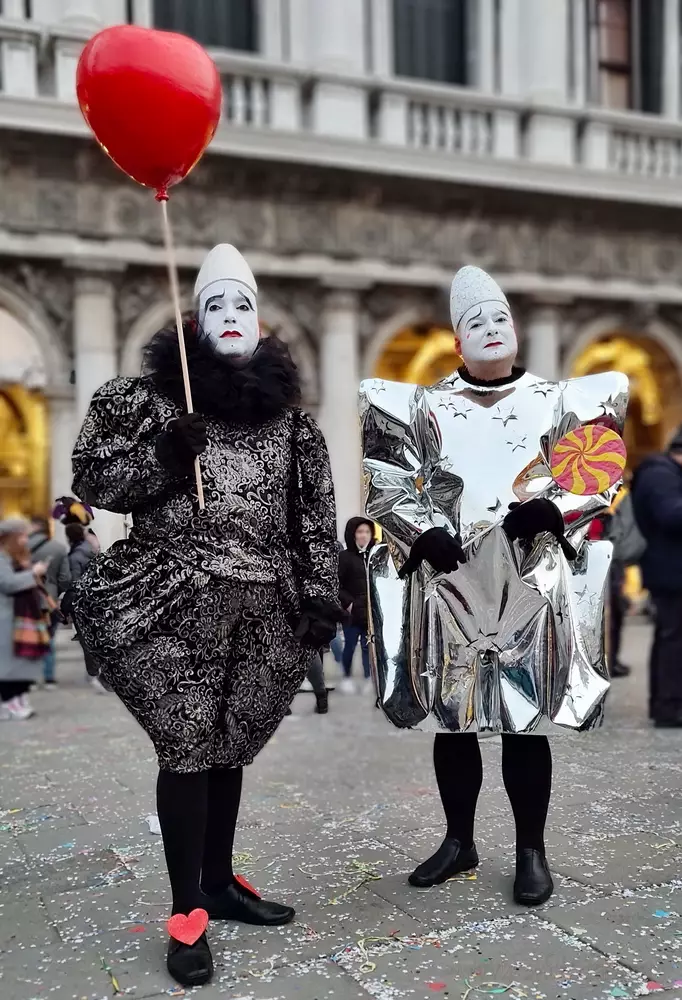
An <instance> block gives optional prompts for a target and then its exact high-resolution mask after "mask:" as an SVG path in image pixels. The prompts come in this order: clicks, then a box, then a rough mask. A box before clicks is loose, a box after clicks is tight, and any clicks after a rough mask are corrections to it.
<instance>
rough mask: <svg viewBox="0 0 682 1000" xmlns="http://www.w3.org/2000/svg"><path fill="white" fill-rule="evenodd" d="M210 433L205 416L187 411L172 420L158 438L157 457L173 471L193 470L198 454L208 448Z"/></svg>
mask: <svg viewBox="0 0 682 1000" xmlns="http://www.w3.org/2000/svg"><path fill="white" fill-rule="evenodd" d="M207 444H208V435H207V432H206V424H205V422H204V418H203V417H202V416H201V414H199V413H186V414H185V415H184V416H182V417H178V418H177V419H176V420H170V421H169V423H168V426H167V427H166V429H165V431H162V432H161V434H159V436H158V437H157V439H156V457H157V458H158V460H159V462H160V463H161V465H163V466H164V467H165V468H166V469H170V470H171V471H172V472H187V473H189V472H190V471H191V467H192V464H193V462H194V459H195V458H196V457H197V455H201V453H202V451H205V450H206V445H207Z"/></svg>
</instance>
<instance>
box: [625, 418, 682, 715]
mask: <svg viewBox="0 0 682 1000" xmlns="http://www.w3.org/2000/svg"><path fill="white" fill-rule="evenodd" d="M632 500H633V505H634V510H635V517H636V519H637V524H638V526H639V529H640V531H641V532H642V534H643V535H644V538H645V539H646V543H647V545H646V550H645V552H644V554H643V556H642V558H641V567H642V582H643V583H644V586H645V587H646V588H647V590H648V591H649V592H650V594H651V598H652V601H653V603H654V607H655V609H656V631H655V635H654V644H653V647H652V650H651V659H650V664H649V683H650V687H649V714H650V716H651V718H652V719H653V720H654V724H655V725H656V726H661V727H675V726H682V670H681V669H680V664H682V427H680V428H679V430H678V431H677V433H676V434H675V437H674V438H673V440H672V441H671V442H670V445H669V447H668V451H667V452H666V453H665V454H663V455H651V456H650V457H649V458H645V459H644V461H643V462H642V464H641V465H640V467H639V468H638V469H637V471H636V472H635V476H634V479H633V483H632Z"/></svg>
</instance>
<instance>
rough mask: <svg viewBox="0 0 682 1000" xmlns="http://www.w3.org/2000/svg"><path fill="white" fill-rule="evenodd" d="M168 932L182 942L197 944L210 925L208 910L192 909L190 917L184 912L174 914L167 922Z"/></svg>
mask: <svg viewBox="0 0 682 1000" xmlns="http://www.w3.org/2000/svg"><path fill="white" fill-rule="evenodd" d="M166 927H167V928H168V933H169V934H170V936H171V937H172V938H175V940H176V941H180V942H181V943H182V944H195V943H196V942H197V941H198V940H199V938H200V937H201V935H202V934H203V933H204V931H205V930H206V928H207V927H208V913H207V912H206V910H192V912H191V913H190V915H189V916H188V917H186V916H185V914H184V913H176V914H174V915H173V916H172V917H171V918H170V920H169V921H168V923H167V924H166Z"/></svg>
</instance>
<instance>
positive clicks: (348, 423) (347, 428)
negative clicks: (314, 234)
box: [319, 288, 362, 538]
mask: <svg viewBox="0 0 682 1000" xmlns="http://www.w3.org/2000/svg"><path fill="white" fill-rule="evenodd" d="M359 319H360V315H359V303H358V293H357V291H354V290H351V289H339V288H333V289H330V290H329V291H327V293H326V296H325V301H324V307H323V313H322V343H321V347H320V375H321V377H320V390H321V392H320V395H321V402H320V415H319V421H320V427H321V429H322V433H323V434H324V436H325V438H326V441H327V447H328V448H329V456H330V459H331V465H332V473H333V476H334V488H335V491H336V515H337V523H338V528H339V538H343V529H344V528H345V525H346V521H347V520H348V518H349V517H353V516H355V515H356V514H360V513H362V460H361V451H360V425H359V420H358V409H357V395H358V385H359Z"/></svg>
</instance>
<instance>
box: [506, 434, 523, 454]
mask: <svg viewBox="0 0 682 1000" xmlns="http://www.w3.org/2000/svg"><path fill="white" fill-rule="evenodd" d="M527 440H528V435H527V434H524V435H523V437H521V438H517V439H516V441H507V445H508V446H509V447H510V448H511V450H512V452H515V451H519V450H521V451H525V450H526V441H527Z"/></svg>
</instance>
